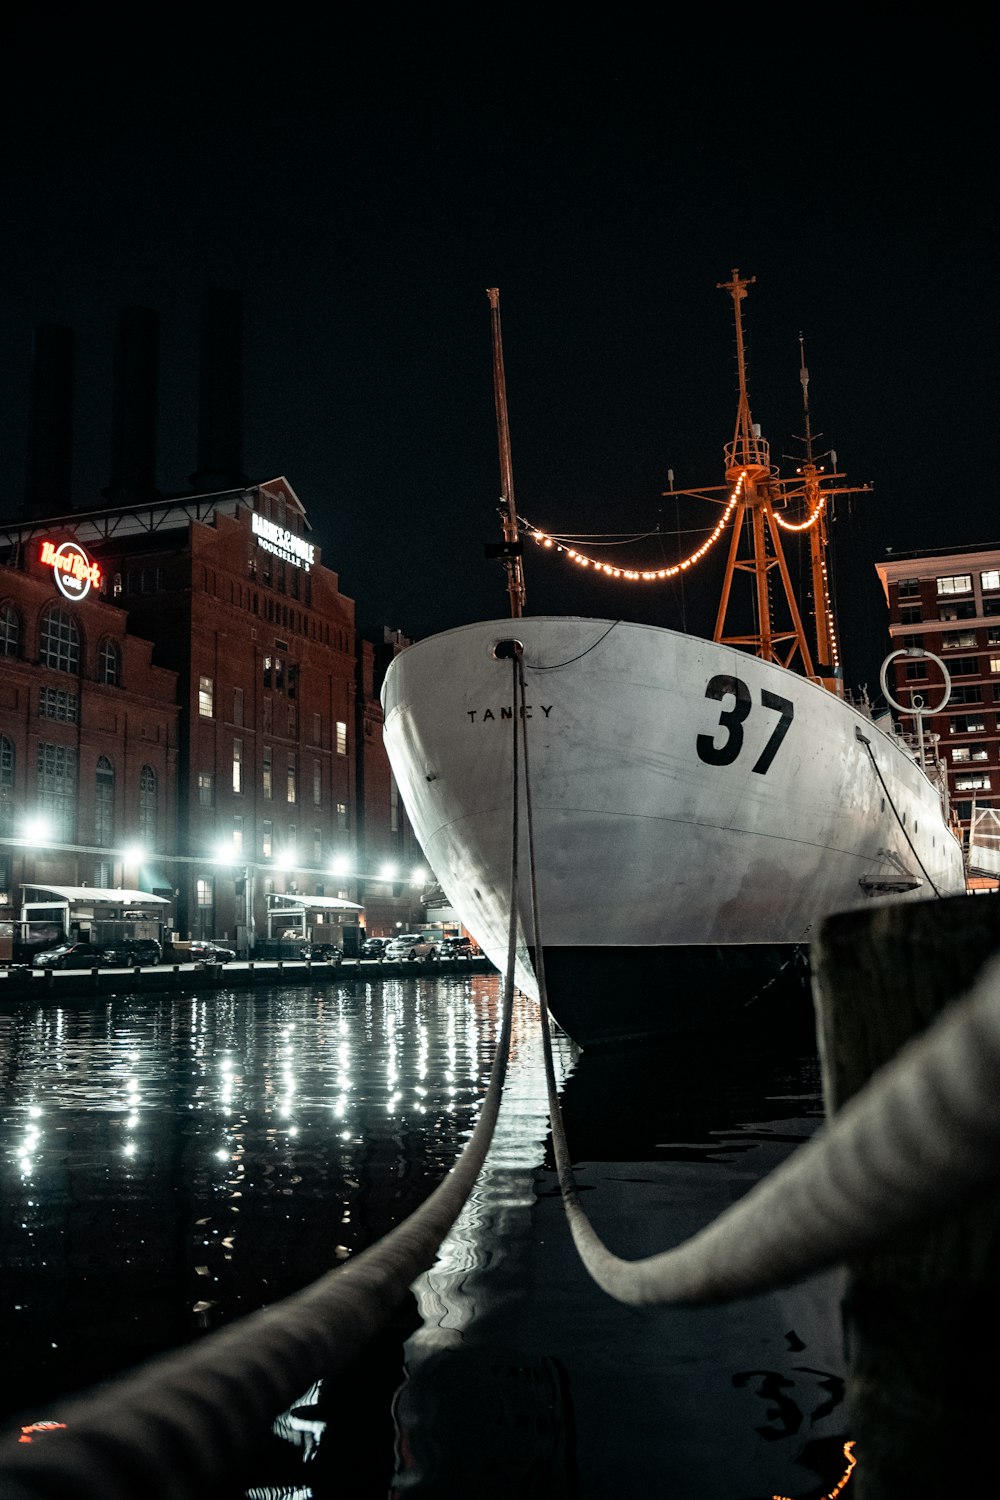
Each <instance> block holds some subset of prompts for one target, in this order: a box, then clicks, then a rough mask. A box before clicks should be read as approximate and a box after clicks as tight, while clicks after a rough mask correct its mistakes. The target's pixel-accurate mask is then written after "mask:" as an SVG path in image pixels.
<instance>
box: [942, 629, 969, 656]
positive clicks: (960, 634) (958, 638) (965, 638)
mask: <svg viewBox="0 0 1000 1500" xmlns="http://www.w3.org/2000/svg"><path fill="white" fill-rule="evenodd" d="M975 644H976V632H975V631H974V630H945V631H943V632H942V635H941V647H942V650H944V651H954V650H956V649H957V648H958V647H959V646H965V647H969V646H975Z"/></svg>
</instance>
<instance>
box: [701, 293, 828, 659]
mask: <svg viewBox="0 0 1000 1500" xmlns="http://www.w3.org/2000/svg"><path fill="white" fill-rule="evenodd" d="M755 280H756V277H754V276H750V277H748V278H742V277H741V276H740V273H739V270H738V269H737V270H734V271H733V273H732V280H730V281H720V282H718V283H717V286H718V287H719V289H720V290H722V291H726V292H728V293H729V295H730V296H731V297H732V299H733V312H734V314H735V319H736V368H737V373H738V376H739V386H740V393H739V401H738V403H737V407H736V431H735V433H734V435H733V441H732V442H731V443H729V444H727V446H726V449H725V456H726V482H727V484H728V485H729V486H730V488H731V489H735V488H736V487H737V486H739V498H738V500H737V504H736V509H735V512H734V514H733V520H732V527H733V535H732V542H731V543H730V547H729V557H728V559H727V561H726V576H725V579H724V581H723V585H722V596H721V598H720V600H719V612H718V615H717V616H716V620H715V631H714V634H713V640H716V641H721V642H723V643H725V644H728V645H734V646H751V647H752V648H753V650H754V651H755V653H756V654H757V655H758V656H760V657H762V658H763V659H764V661H774V662H778V664H779V665H780V666H783V667H787V666H788V665H789V663H790V662H791V660H792V658H793V656H794V655H795V653H796V651H798V652H799V653H800V654H801V657H802V666H803V669H804V671H805V674H806V676H807V677H814V676H815V673H814V672H813V664H812V657H811V655H810V652H809V646H808V643H807V641H806V635H805V631H804V629H803V627H802V617H801V615H800V614H799V607H798V604H797V603H796V599H795V592H794V590H793V588H792V580H791V577H790V575H789V572H788V564H787V563H786V562H785V554H784V551H783V549H782V546H781V538H780V536H779V534H778V524H777V522H776V520H775V517H774V508H773V503H772V502H773V500H774V499H775V498H778V497H779V496H780V494H781V488H780V480H779V479H778V471H777V469H775V468H772V466H771V450H770V446H769V444H768V442H767V440H766V439H765V438H762V437H761V435H760V427H759V425H758V424H757V423H756V422H754V421H753V420H752V419H751V416H750V398H749V396H748V395H747V372H746V357H745V353H744V347H743V313H742V309H741V307H740V303H741V302H742V301H743V299H744V297H745V296H746V294H747V287H748V286H752V285H753V283H754V281H755ZM748 516H749V519H750V527H751V534H752V539H753V540H752V550H751V554H750V556H748V557H743V558H741V557H740V555H739V552H740V542H741V540H742V535H743V522H744V520H745V519H746V518H747V517H748ZM772 568H777V569H778V572H779V574H780V576H781V582H782V585H783V587H784V592H785V601H786V604H787V606H788V613H789V615H790V616H791V621H792V628H791V630H776V629H775V627H774V621H773V617H772V610H771V598H770V592H769V589H768V574H769V573H770V571H771V569H772ZM737 569H740V570H741V571H743V572H747V573H750V574H752V575H753V580H754V588H755V594H756V604H757V630H756V631H755V632H753V633H752V634H750V635H725V634H724V631H725V625H726V615H727V613H728V610H729V596H730V593H731V591H732V584H733V575H734V573H735V572H736V570H737ZM782 653H784V654H782Z"/></svg>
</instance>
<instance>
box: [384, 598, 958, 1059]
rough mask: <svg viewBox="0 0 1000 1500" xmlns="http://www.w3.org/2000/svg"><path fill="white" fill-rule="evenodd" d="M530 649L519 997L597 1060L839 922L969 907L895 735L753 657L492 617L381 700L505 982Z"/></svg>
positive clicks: (452, 880)
mask: <svg viewBox="0 0 1000 1500" xmlns="http://www.w3.org/2000/svg"><path fill="white" fill-rule="evenodd" d="M515 639H516V640H517V641H519V642H520V643H521V646H522V647H523V650H522V651H521V653H520V659H521V662H522V664H523V671H524V678H525V685H526V696H525V703H524V707H523V712H524V717H525V720H526V722H527V733H528V778H529V780H530V795H531V812H532V825H533V834H534V839H533V848H532V849H531V851H530V853H529V851H528V849H527V841H526V836H525V828H526V823H525V817H524V814H525V807H524V776H523V768H522V776H521V792H520V797H521V819H520V827H521V840H520V848H521V851H522V852H521V855H520V858H519V871H518V889H517V905H518V913H519V929H518V956H517V962H516V966H515V982H516V983H517V984H518V986H519V988H521V989H522V990H524V991H525V992H526V993H527V994H529V995H533V996H534V997H535V998H536V999H537V998H538V986H537V979H536V975H535V972H534V967H533V964H532V961H531V957H532V950H533V947H534V943H535V934H534V933H533V931H532V930H531V911H532V903H531V893H530V884H529V860H530V859H531V858H533V861H534V867H535V876H536V881H537V892H538V911H539V928H540V936H541V941H542V947H543V954H544V961H545V977H546V990H547V998H548V1001H549V1005H550V1008H551V1011H552V1014H553V1016H554V1018H555V1019H556V1020H557V1022H558V1023H559V1024H560V1025H561V1026H562V1027H563V1028H564V1029H565V1030H566V1031H568V1032H569V1034H570V1035H571V1036H572V1037H574V1039H575V1040H576V1041H578V1042H580V1043H581V1044H582V1045H588V1044H590V1043H593V1042H594V1041H614V1040H619V1039H621V1040H624V1039H631V1038H636V1037H639V1036H642V1035H656V1034H662V1033H669V1032H671V1031H675V1030H678V1029H687V1028H689V1027H691V1026H693V1025H698V1024H699V1023H700V1022H704V1023H710V1022H711V1021H712V1020H714V1019H718V1017H719V1016H720V1015H722V1014H724V1013H725V1011H726V1009H727V1007H742V1006H745V1005H746V1004H747V1003H748V1002H750V1001H752V1000H753V999H754V998H755V996H757V995H758V994H760V993H761V991H762V990H764V989H765V988H767V987H768V986H770V985H771V984H772V983H773V981H774V980H775V978H776V976H777V975H779V974H782V973H785V974H786V975H787V973H788V972H789V968H790V965H791V969H792V970H793V971H794V969H795V967H796V966H795V964H794V961H793V960H794V956H795V955H797V954H801V953H802V952H804V951H806V950H807V947H808V944H809V942H810V939H811V938H812V937H813V936H815V934H816V932H817V931H818V928H819V925H820V924H821V923H822V921H823V920H824V919H825V918H826V917H827V916H828V915H831V914H832V913H834V912H837V911H844V910H850V909H851V908H854V907H857V906H860V905H865V904H870V903H871V902H872V901H880V902H883V901H895V900H920V899H928V898H930V899H934V898H936V896H938V895H942V896H945V895H954V894H957V893H959V892H960V891H963V890H964V889H965V875H964V867H963V862H962V853H961V848H960V846H959V844H958V842H957V840H956V839H955V838H954V836H953V835H952V834H951V832H950V831H949V829H948V827H947V825H946V822H945V819H944V815H943V810H942V805H941V799H940V795H939V793H938V789H937V787H936V786H935V785H934V784H933V783H932V782H931V780H930V779H929V777H928V776H927V775H926V774H925V773H924V771H923V770H922V769H921V767H920V766H919V765H918V764H917V762H916V760H915V758H914V757H913V755H912V754H911V753H910V752H909V751H908V750H907V749H906V747H905V746H904V745H903V744H902V743H901V742H900V741H899V740H898V738H897V737H896V736H894V735H892V734H891V733H887V732H885V731H884V730H883V729H882V728H880V727H879V726H878V725H876V724H875V723H873V722H872V720H871V719H870V718H869V717H868V716H867V715H865V714H863V713H861V712H859V711H858V710H857V709H855V708H854V707H852V706H851V705H849V704H847V703H846V702H844V701H843V700H842V699H839V698H837V697H836V696H835V695H833V694H831V693H829V692H827V691H826V690H825V689H823V688H821V687H819V686H818V685H817V684H815V683H811V682H809V681H808V680H806V679H805V678H802V677H800V676H797V675H796V674H794V673H792V672H790V671H788V670H786V669H785V668H783V667H780V666H778V665H776V664H774V663H770V662H765V661H762V660H760V659H759V658H757V657H754V656H750V655H748V654H746V653H744V652H741V651H738V650H737V649H735V648H734V647H731V646H726V645H720V644H718V643H715V642H712V641H705V640H701V639H698V638H696V637H692V636H687V635H683V634H681V633H679V632H675V631H669V630H662V629H658V628H656V627H652V626H644V625H637V624H632V623H628V622H625V621H613V620H593V619H585V618H577V617H565V616H559V617H545V616H539V617H534V618H532V617H528V618H524V619H519V620H516V621H515V620H493V621H484V622H480V623H478V624H475V625H469V626H463V627H459V628H458V629H455V630H451V631H446V632H444V633H443V634H441V635H438V636H433V637H430V638H428V639H427V640H424V641H420V642H417V643H416V644H415V645H413V646H410V647H408V648H407V649H406V650H404V651H403V652H401V653H400V655H399V656H398V657H397V658H396V659H395V660H394V662H393V663H392V665H391V667H390V669H389V671H388V673H387V676H386V681H385V684H384V686H383V690H382V702H383V707H384V710H385V743H386V749H387V752H388V755H389V760H390V763H391V765H392V769H393V773H394V776H395V778H396V781H397V784H398V786H399V790H400V794H401V797H402V799H403V803H404V806H405V808H406V811H407V815H408V816H409V818H410V821H411V823H412V825H413V828H414V832H415V834H416V837H417V840H418V842H419V843H420V846H421V848H422V850H423V852H424V855H425V857H426V859H427V861H428V863H429V865H430V867H431V870H432V871H433V873H434V876H435V878H436V880H437V881H438V882H439V884H440V886H441V888H442V890H443V891H444V893H445V895H446V897H447V899H448V901H449V902H450V904H451V905H452V907H453V909H454V910H455V912H456V914H457V916H458V918H459V919H460V920H461V922H462V923H463V925H464V926H465V927H467V928H468V930H469V931H470V932H471V933H472V935H473V936H474V937H475V939H476V941H477V942H478V943H479V944H480V946H481V947H482V948H483V950H484V951H485V952H486V953H487V954H488V955H489V957H490V958H491V959H492V960H493V962H494V963H495V964H497V966H498V967H499V968H501V969H503V968H505V967H506V955H507V932H508V913H509V904H510V872H511V839H512V827H513V810H512V787H513V775H512V757H513V753H514V752H513V741H514V735H513V732H512V731H513V725H514V722H515V716H516V715H519V713H520V711H521V710H520V709H519V707H518V703H517V699H516V693H515V691H514V687H515V679H514V672H513V668H512V663H511V661H510V660H509V659H505V658H504V657H503V655H502V654H501V656H500V657H498V656H497V646H498V643H500V642H504V641H511V640H515Z"/></svg>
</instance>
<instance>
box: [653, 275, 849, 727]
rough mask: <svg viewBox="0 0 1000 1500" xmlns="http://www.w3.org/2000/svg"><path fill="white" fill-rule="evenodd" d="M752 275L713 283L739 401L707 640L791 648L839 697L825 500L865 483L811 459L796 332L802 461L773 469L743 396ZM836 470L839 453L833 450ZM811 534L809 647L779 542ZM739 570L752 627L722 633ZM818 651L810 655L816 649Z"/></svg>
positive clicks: (771, 650) (783, 657) (765, 649)
mask: <svg viewBox="0 0 1000 1500" xmlns="http://www.w3.org/2000/svg"><path fill="white" fill-rule="evenodd" d="M755 280H756V277H754V276H750V277H741V276H740V273H739V270H738V269H737V270H734V271H733V272H732V277H731V279H730V280H729V281H720V282H718V283H717V285H718V287H719V289H720V290H722V291H726V292H728V293H729V295H730V296H731V297H732V299H733V311H734V315H735V322H736V368H737V375H738V378H739V399H738V401H737V406H736V430H735V432H734V434H733V441H732V442H731V443H727V444H726V447H725V450H724V451H725V459H726V485H727V488H728V490H729V493H730V495H731V497H732V501H733V506H734V509H733V513H732V517H731V525H732V537H731V540H730V543H729V555H728V557H727V559H726V571H725V577H724V579H723V583H722V592H721V594H720V598H719V609H718V613H717V615H716V619H715V629H714V631H713V636H712V639H713V640H716V641H720V642H722V643H724V644H727V645H733V646H748V647H750V648H751V649H752V650H753V652H754V653H755V654H756V655H757V656H760V657H763V659H764V660H765V661H773V662H777V663H778V665H779V666H783V667H788V666H790V665H791V663H792V662H793V660H794V658H795V656H796V653H798V656H799V658H800V664H801V668H802V671H803V672H804V674H805V675H806V676H807V677H809V678H811V679H812V681H813V682H818V683H819V684H821V686H823V687H825V688H827V689H828V691H830V692H832V693H836V694H837V695H838V696H839V697H843V694H844V685H843V679H842V676H841V668H840V661H839V656H838V650H837V639H836V631H835V628H834V619H833V603H832V599H831V595H830V586H829V578H828V574H827V565H826V547H827V530H826V506H827V503H828V501H829V500H830V499H831V498H832V497H833V496H834V495H850V494H862V493H865V492H867V491H868V490H870V489H871V486H870V485H843V484H837V483H834V482H833V481H836V480H840V479H843V478H844V476H843V475H842V474H838V473H836V472H832V473H827V472H826V471H825V469H824V467H823V466H822V465H820V464H818V463H817V462H816V459H815V457H814V454H813V436H812V428H811V425H810V416H809V371H808V370H807V369H806V364H805V349H804V344H803V340H802V336H801V334H800V335H799V379H800V382H801V384H802V402H803V408H804V413H805V428H806V430H805V437H804V439H803V441H804V442H805V447H806V456H805V460H804V462H803V463H802V464H801V465H800V466H799V469H798V473H797V474H796V476H795V478H794V479H782V478H781V476H780V474H779V472H778V469H777V467H776V466H775V465H773V464H772V463H771V450H770V446H769V444H768V442H767V440H766V438H764V437H762V436H761V430H760V426H759V424H758V423H756V422H754V420H753V418H752V417H751V415H750V398H749V396H748V394H747V372H746V352H745V347H744V339H743V313H742V308H741V306H740V304H741V302H742V301H743V299H744V298H745V297H746V294H747V287H749V286H752V285H753V283H754V281H755ZM830 458H831V460H832V463H833V468H834V470H836V466H837V457H836V454H835V453H831V454H830ZM666 493H667V494H669V495H682V494H684V495H692V496H698V495H700V496H702V497H707V496H708V495H709V494H710V493H711V491H708V490H700V491H699V490H668V491H666ZM792 504H797V505H798V506H800V507H802V508H804V510H805V517H804V519H802V520H799V521H790V520H788V519H786V517H785V515H784V514H783V512H785V511H786V510H787V509H788V507H789V506H791V505H792ZM782 531H786V532H792V533H794V532H799V533H801V532H808V533H809V549H810V566H811V575H812V593H813V607H814V614H815V641H814V647H813V649H811V648H810V644H809V641H808V640H807V637H806V631H805V627H804V626H803V623H802V616H801V613H800V611H799V606H798V602H797V600H796V598H795V591H794V589H793V587H792V580H791V576H790V574H789V571H788V564H787V562H786V560H785V553H784V549H783V547H782V542H781V532H782ZM775 569H777V572H778V576H779V577H780V580H781V592H782V595H783V598H784V604H785V609H786V612H787V623H786V624H785V625H783V626H778V625H776V623H775V601H774V599H773V597H772V588H771V574H772V572H773V571H774V570H775ZM737 572H743V573H747V574H749V575H750V577H751V579H752V585H753V606H754V619H755V622H756V629H754V630H752V631H750V632H749V633H745V634H739V635H733V634H727V633H726V621H727V618H728V615H729V612H730V605H731V602H732V591H733V582H734V579H735V576H736V574H737ZM813 651H815V655H814V654H813Z"/></svg>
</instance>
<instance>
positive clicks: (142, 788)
mask: <svg viewBox="0 0 1000 1500" xmlns="http://www.w3.org/2000/svg"><path fill="white" fill-rule="evenodd" d="M139 837H140V839H141V840H142V842H143V844H145V845H146V847H147V848H150V849H152V848H153V847H154V845H155V843H156V772H155V771H154V770H153V768H152V766H143V768H142V770H141V771H140V772H139Z"/></svg>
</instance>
